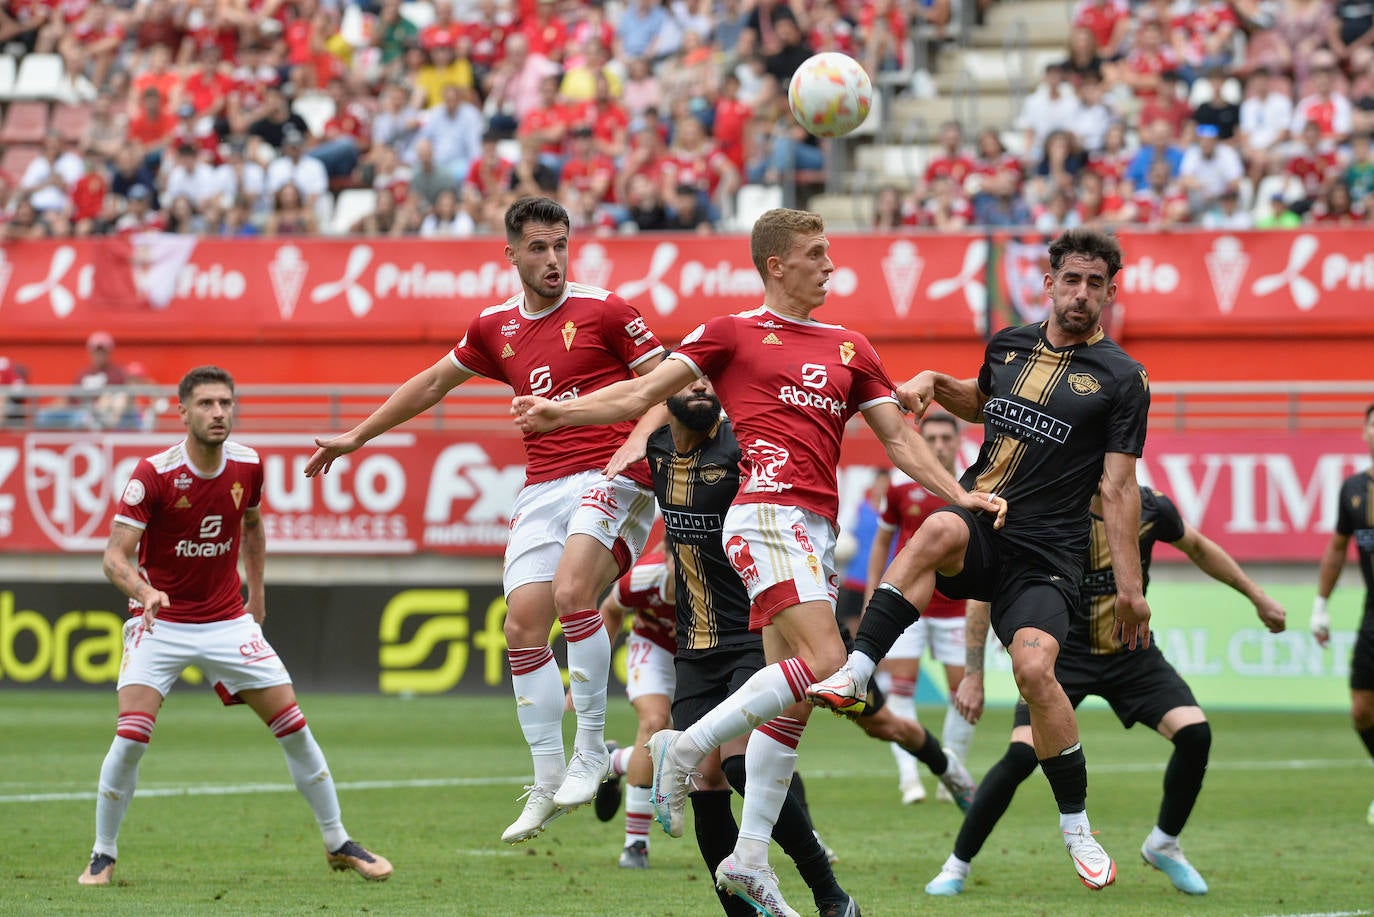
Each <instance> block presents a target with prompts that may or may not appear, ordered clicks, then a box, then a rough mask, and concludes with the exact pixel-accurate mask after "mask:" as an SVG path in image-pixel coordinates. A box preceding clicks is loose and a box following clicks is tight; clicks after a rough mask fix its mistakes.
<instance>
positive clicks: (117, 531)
mask: <svg viewBox="0 0 1374 917" xmlns="http://www.w3.org/2000/svg"><path fill="white" fill-rule="evenodd" d="M142 538H143V532H141V531H139V530H138V529H136V528H134V527H133V526H132V525H125V524H124V523H122V522H116V523H115V524H114V525H113V526H112V527H111V529H110V540H109V541H108V542H106V543H105V556H104V557H103V558H102V559H101V569H102V570H103V571H104V572H105V578H106V579H107V580H109V581H110V582H111V583H114V586H115V588H116V589H118V590H119V591H120V592H122V593H124V594H125V595H127V596H128V597H129V598H131V599H133V600H134V601H135V602H137V603H138V604H140V605H142V606H143V626H144V627H146V628H147V629H148V630H152V629H153V621H154V620H155V619H156V618H157V613H158V612H159V611H161V610H162V609H164V608H166V607H167V606H169V605H171V604H172V602H171V599H169V598H167V593H165V592H162V591H161V590H158V589H155V588H153V585H152V584H151V583H149V582H148V581H147V580H145V579H144V578H143V577H142V576H140V575H139V573H138V542H139V541H140V540H141V539H142Z"/></svg>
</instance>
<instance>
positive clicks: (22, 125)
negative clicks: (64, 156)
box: [0, 102, 48, 143]
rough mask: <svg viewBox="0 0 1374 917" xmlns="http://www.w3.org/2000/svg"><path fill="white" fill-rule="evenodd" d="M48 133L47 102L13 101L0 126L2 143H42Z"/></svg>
mask: <svg viewBox="0 0 1374 917" xmlns="http://www.w3.org/2000/svg"><path fill="white" fill-rule="evenodd" d="M47 133H48V103H47V102H11V103H10V104H9V108H8V109H7V110H6V111H5V121H4V124H3V125H2V126H0V143H41V142H42V141H43V137H44V136H45V135H46V134H47Z"/></svg>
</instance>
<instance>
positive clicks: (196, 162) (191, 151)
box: [163, 143, 218, 210]
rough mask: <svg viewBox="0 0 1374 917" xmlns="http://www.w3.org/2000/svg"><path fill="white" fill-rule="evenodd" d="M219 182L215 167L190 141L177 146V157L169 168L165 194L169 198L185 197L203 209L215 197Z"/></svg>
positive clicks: (197, 207) (199, 208)
mask: <svg viewBox="0 0 1374 917" xmlns="http://www.w3.org/2000/svg"><path fill="white" fill-rule="evenodd" d="M217 190H218V183H217V182H216V181H215V167H214V166H212V165H210V163H208V162H206V161H205V160H204V159H202V158H201V157H200V155H199V151H198V150H197V149H196V148H195V147H193V146H191V145H190V144H189V143H183V144H182V145H181V146H179V147H177V151H176V159H175V160H174V161H173V162H172V167H171V168H170V169H168V170H167V181H166V184H165V185H164V186H163V194H164V196H165V197H166V199H167V200H169V201H170V200H175V199H176V198H178V197H184V198H186V199H187V200H189V201H190V202H191V203H192V204H194V205H195V207H196V209H197V210H203V209H204V208H205V205H206V204H208V203H210V202H211V201H213V200H214V198H215V193H216V191H217Z"/></svg>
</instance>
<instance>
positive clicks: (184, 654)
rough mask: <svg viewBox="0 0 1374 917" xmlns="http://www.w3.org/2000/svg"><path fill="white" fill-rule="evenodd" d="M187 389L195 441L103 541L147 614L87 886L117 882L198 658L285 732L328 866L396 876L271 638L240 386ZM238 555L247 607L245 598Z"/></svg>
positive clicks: (127, 640)
mask: <svg viewBox="0 0 1374 917" xmlns="http://www.w3.org/2000/svg"><path fill="white" fill-rule="evenodd" d="M177 392H178V395H179V396H180V401H181V403H180V405H179V408H178V409H179V411H180V413H181V421H182V423H184V424H185V425H186V432H187V436H186V439H185V440H184V441H183V442H180V443H178V444H177V445H175V446H172V447H171V448H170V449H167V450H165V451H163V452H160V453H158V454H157V455H154V456H151V457H149V458H145V459H142V460H141V461H140V462H139V463H138V466H137V467H136V468H135V469H134V473H133V476H132V477H130V479H129V483H128V484H127V485H126V486H125V488H124V492H123V494H122V496H121V497H120V499H119V505H118V509H117V510H116V514H115V518H114V525H113V527H112V529H111V531H110V541H109V544H108V545H107V546H106V548H105V558H104V570H105V576H106V577H108V578H109V580H110V582H112V583H114V584H115V585H116V586H117V587H119V590H120V591H121V592H123V593H124V594H125V595H127V596H128V597H129V610H130V611H131V612H134V613H135V615H134V616H133V617H131V618H130V619H129V620H128V622H127V623H126V624H125V625H124V660H123V662H121V663H120V667H119V723H118V725H117V727H116V730H115V740H114V743H113V744H112V745H111V746H110V750H109V752H108V753H107V754H106V755H105V762H104V764H102V765H101V768H100V792H99V794H98V796H97V797H96V805H95V847H94V850H93V852H92V853H91V861H90V864H89V865H88V866H87V868H86V869H84V870H82V872H81V875H80V876H78V877H77V881H78V882H80V883H81V884H82V885H109V884H110V880H111V879H112V878H113V877H114V867H115V859H116V858H117V857H118V855H119V850H118V846H117V840H118V837H119V826H120V823H121V822H123V820H124V813H125V811H126V810H127V809H128V807H129V800H130V799H131V798H132V797H133V795H134V788H135V786H136V785H137V783H138V763H139V761H140V760H141V759H142V758H143V753H144V752H145V751H147V750H148V740H149V739H150V738H151V737H152V733H153V724H154V721H155V720H156V718H157V712H158V709H159V708H160V707H161V706H162V700H163V698H165V697H166V696H167V692H168V691H170V690H171V689H172V685H173V683H175V682H176V680H177V676H178V675H180V674H181V670H182V669H184V668H186V667H187V666H188V665H197V666H199V667H200V668H201V669H202V670H203V671H204V672H205V674H206V676H207V677H208V678H210V679H211V680H212V681H213V683H214V685H215V690H216V692H218V693H219V695H220V698H221V699H222V700H223V701H224V703H225V704H226V705H229V704H236V703H244V704H247V705H248V706H250V707H252V708H253V712H254V713H256V714H257V715H258V716H259V717H261V718H262V721H263V722H264V723H266V724H267V726H268V728H269V729H271V730H272V734H273V735H274V736H276V737H277V741H278V742H280V743H281V747H282V751H284V752H285V753H286V764H287V767H288V768H289V769H290V771H291V778H292V780H294V781H295V784H296V788H297V789H298V790H300V792H301V795H302V796H304V797H305V799H306V801H307V802H308V803H310V808H311V810H312V811H313V812H314V813H315V820H316V821H318V822H319V824H320V833H321V834H323V835H324V845H325V851H326V859H327V860H328V862H329V865H330V866H332V867H334V868H335V869H353V870H356V871H357V872H358V874H359V875H361V876H362V877H363V878H365V879H372V880H382V879H385V878H387V877H388V876H390V875H391V864H390V863H388V862H387V861H386V860H385V859H383V858H382V857H380V856H378V855H377V854H374V853H370V852H369V851H368V850H366V849H365V848H364V847H363V846H362V845H361V844H359V843H357V842H356V841H354V840H351V839H350V838H349V836H348V832H347V831H345V830H344V826H343V822H342V820H341V817H340V814H339V799H338V796H337V795H336V794H335V792H334V780H333V778H332V777H330V775H329V766H328V764H326V763H325V760H324V753H323V752H321V751H320V746H319V745H318V744H316V742H315V737H314V736H312V735H311V734H310V728H309V727H308V726H306V724H305V715H304V714H303V713H301V710H300V708H299V707H298V706H296V692H295V691H294V690H292V687H291V676H290V675H289V674H287V671H286V668H285V667H284V666H283V665H282V663H281V660H280V659H278V658H277V654H276V652H275V651H274V650H273V649H272V647H271V645H270V644H268V642H267V640H266V639H264V638H263V635H262V622H263V620H264V619H265V618H266V617H267V607H266V604H265V602H264V596H263V567H264V564H265V562H266V555H267V535H266V532H265V531H264V530H263V525H262V516H261V514H260V512H259V510H258V504H259V503H260V502H261V500H262V478H263V475H262V465H261V464H260V463H259V461H258V454H257V453H256V452H254V451H253V450H252V449H249V448H248V447H246V446H241V445H239V444H238V443H235V442H231V441H229V433H230V431H231V430H232V429H233V425H234V380H233V378H232V377H230V375H229V374H228V373H227V372H225V371H224V370H222V369H220V368H219V367H217V366H201V367H198V368H196V369H193V370H191V371H190V372H188V373H187V374H186V375H185V376H184V377H183V378H182V380H181V384H180V386H178V389H177ZM240 553H242V555H243V566H244V570H245V571H246V572H247V574H248V599H247V601H245V600H244V599H243V597H242V596H241V595H240V592H239V589H240V583H239V574H238V562H239V554H240ZM135 554H137V559H135Z"/></svg>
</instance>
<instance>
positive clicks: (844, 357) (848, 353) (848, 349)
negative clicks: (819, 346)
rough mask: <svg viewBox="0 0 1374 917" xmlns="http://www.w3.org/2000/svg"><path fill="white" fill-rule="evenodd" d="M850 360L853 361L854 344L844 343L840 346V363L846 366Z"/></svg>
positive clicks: (851, 342) (850, 342)
mask: <svg viewBox="0 0 1374 917" xmlns="http://www.w3.org/2000/svg"><path fill="white" fill-rule="evenodd" d="M852 359H854V342H853V341H845V342H844V343H843V344H841V345H840V362H841V363H843V364H844V365H845V366H848V365H849V361H850V360H852Z"/></svg>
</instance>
